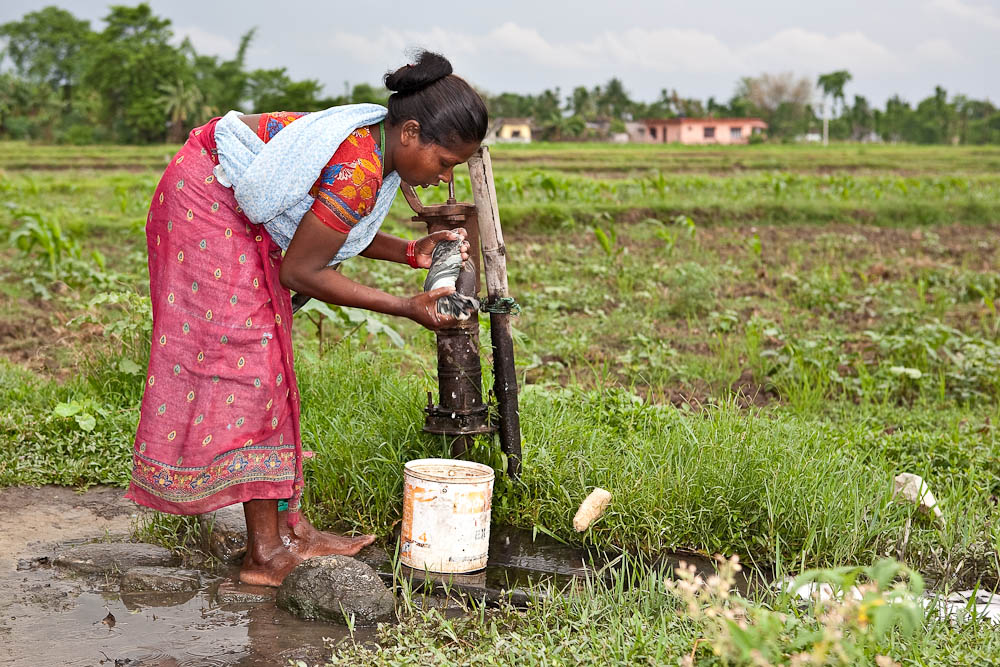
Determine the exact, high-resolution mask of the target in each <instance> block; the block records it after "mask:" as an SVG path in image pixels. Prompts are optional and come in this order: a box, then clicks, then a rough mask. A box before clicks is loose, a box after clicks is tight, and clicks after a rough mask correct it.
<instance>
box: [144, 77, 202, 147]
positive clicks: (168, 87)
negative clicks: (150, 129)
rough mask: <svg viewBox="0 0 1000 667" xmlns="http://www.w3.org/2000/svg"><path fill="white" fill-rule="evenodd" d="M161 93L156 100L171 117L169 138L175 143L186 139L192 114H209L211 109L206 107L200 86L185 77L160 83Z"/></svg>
mask: <svg viewBox="0 0 1000 667" xmlns="http://www.w3.org/2000/svg"><path fill="white" fill-rule="evenodd" d="M160 92H161V93H162V95H160V96H159V97H158V98H156V101H157V102H158V103H159V104H160V105H162V106H163V110H164V112H166V114H167V116H168V117H169V118H170V130H169V132H168V134H167V139H168V140H169V141H172V142H174V143H180V142H181V141H183V140H184V134H185V131H186V130H187V129H188V124H187V121H188V119H189V118H191V117H192V116H194V115H196V114H198V113H201V114H202V115H208V114H209V113H211V111H210V110H207V109H205V105H204V104H203V102H204V99H205V98H204V96H203V95H202V94H201V91H200V90H198V88H197V87H196V86H195V85H193V84H189V83H185V82H184V79H177V80H176V81H174V82H173V83H164V84H161V85H160Z"/></svg>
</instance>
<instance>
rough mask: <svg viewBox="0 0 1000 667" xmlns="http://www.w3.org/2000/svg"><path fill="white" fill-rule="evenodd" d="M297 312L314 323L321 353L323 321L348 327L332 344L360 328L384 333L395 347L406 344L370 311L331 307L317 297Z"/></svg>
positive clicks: (377, 333) (374, 333)
mask: <svg viewBox="0 0 1000 667" xmlns="http://www.w3.org/2000/svg"><path fill="white" fill-rule="evenodd" d="M298 312H300V313H303V315H304V316H305V317H307V318H308V319H309V321H310V322H312V323H313V324H314V325H316V336H317V338H318V340H319V347H320V352H321V353H322V351H323V349H324V341H323V323H324V322H326V321H330V322H339V323H341V324H344V325H346V326H347V327H348V330H347V332H346V333H344V335H343V336H341V337H340V339H338V340H337V342H336V343H334V345H339V344H340V343H341V342H343V341H344V340H346V339H347V338H348V337H350V336H351V335H353V334H354V333H355V332H357V331H358V330H360V329H362V328H363V329H365V331H367V332H368V333H369V334H370V335H372V336H378V335H379V334H382V335H384V336H385V337H386V338H388V339H389V342H390V343H392V344H393V345H395V346H396V347H400V348H401V347H404V346H405V345H406V341H404V340H403V337H402V336H400V335H399V333H398V332H397V331H396V330H395V329H393V328H392V327H390V326H389V325H388V324H386V323H384V322H382V321H381V320H380V319H378V318H377V317H376V316H375V314H374V313H372V312H371V311H367V310H361V309H358V308H346V307H343V306H332V307H331V306H329V305H327V304H325V303H323V302H322V301H319V300H317V299H310V300H309V302H308V303H306V305H304V306H303V307H302V308H301V309H300V310H299V311H298Z"/></svg>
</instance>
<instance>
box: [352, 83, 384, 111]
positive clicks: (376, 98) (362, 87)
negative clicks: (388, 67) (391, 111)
mask: <svg viewBox="0 0 1000 667" xmlns="http://www.w3.org/2000/svg"><path fill="white" fill-rule="evenodd" d="M388 100H389V91H388V90H386V89H385V88H382V87H381V86H380V87H379V88H378V89H376V88H375V86H373V85H371V84H369V83H359V84H357V85H355V86H354V88H352V89H351V103H352V104H363V103H368V104H381V105H383V106H385V104H386V102H387V101H388Z"/></svg>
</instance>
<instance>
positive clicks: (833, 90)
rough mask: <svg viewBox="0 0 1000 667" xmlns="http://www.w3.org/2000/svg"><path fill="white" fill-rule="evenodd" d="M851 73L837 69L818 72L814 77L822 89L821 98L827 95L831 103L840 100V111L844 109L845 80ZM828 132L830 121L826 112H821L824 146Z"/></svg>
mask: <svg viewBox="0 0 1000 667" xmlns="http://www.w3.org/2000/svg"><path fill="white" fill-rule="evenodd" d="M851 78H852V77H851V73H850V72H848V71H847V70H846V69H839V70H837V71H836V72H830V73H829V74H820V75H819V78H818V79H816V85H817V86H818V87H820V88H822V89H823V99H824V100H826V98H827V96H828V95H829V96H831V97H832V98H833V104H834V105H836V104H837V100H840V111H841V113H843V111H844V86H846V85H847V82H848V81H850V80H851ZM829 132H830V121H829V118H828V116H827V115H826V113H824V114H823V145H824V146H826V145H827V144H828V143H829Z"/></svg>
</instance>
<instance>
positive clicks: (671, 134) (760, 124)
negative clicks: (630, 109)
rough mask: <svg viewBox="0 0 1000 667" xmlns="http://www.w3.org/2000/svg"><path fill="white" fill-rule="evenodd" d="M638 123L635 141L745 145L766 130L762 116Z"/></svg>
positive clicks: (673, 119)
mask: <svg viewBox="0 0 1000 667" xmlns="http://www.w3.org/2000/svg"><path fill="white" fill-rule="evenodd" d="M637 125H638V126H637V127H636V128H635V130H634V138H633V141H638V142H643V143H658V144H668V143H681V144H745V143H747V142H749V141H750V136H751V135H754V134H759V133H761V132H764V131H765V130H767V123H765V122H764V121H762V120H761V119H760V118H664V119H648V120H643V121H640V122H639V123H638V124H637Z"/></svg>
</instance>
